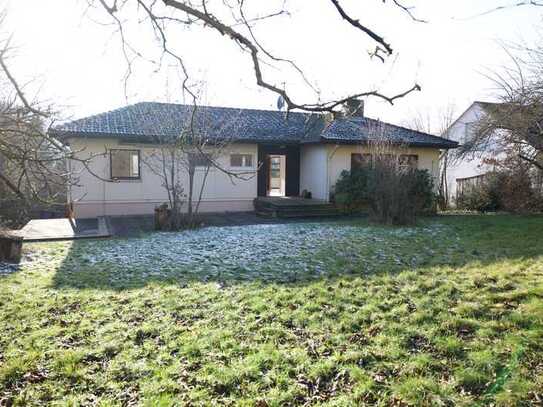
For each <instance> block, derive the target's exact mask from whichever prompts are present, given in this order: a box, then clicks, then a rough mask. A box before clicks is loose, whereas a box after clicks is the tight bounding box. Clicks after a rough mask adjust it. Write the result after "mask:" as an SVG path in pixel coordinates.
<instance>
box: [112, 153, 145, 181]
mask: <svg viewBox="0 0 543 407" xmlns="http://www.w3.org/2000/svg"><path fill="white" fill-rule="evenodd" d="M109 157H110V167H111V179H139V178H140V152H139V150H109Z"/></svg>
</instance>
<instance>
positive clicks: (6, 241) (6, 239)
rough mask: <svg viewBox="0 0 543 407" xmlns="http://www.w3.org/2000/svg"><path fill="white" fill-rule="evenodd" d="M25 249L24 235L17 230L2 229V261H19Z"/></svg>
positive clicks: (0, 238) (0, 232) (0, 249)
mask: <svg viewBox="0 0 543 407" xmlns="http://www.w3.org/2000/svg"><path fill="white" fill-rule="evenodd" d="M22 249H23V237H22V236H21V235H20V234H19V233H18V232H15V231H10V230H0V261H4V262H8V263H19V262H20V261H21V252H22Z"/></svg>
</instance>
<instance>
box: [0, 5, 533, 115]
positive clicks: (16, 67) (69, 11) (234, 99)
mask: <svg viewBox="0 0 543 407" xmlns="http://www.w3.org/2000/svg"><path fill="white" fill-rule="evenodd" d="M215 1H218V4H222V1H221V0H215ZM246 1H247V0H246ZM406 1H407V0H406ZM4 2H5V3H7V11H8V17H7V21H6V23H5V24H4V27H2V31H3V32H4V34H5V33H13V34H14V37H13V44H15V45H17V47H18V49H17V51H16V53H14V55H13V57H12V59H11V61H10V65H11V67H12V70H13V71H14V73H15V75H16V76H17V77H18V78H20V81H26V80H29V79H30V78H37V79H36V80H35V81H34V82H33V83H32V84H31V85H30V87H29V88H28V91H29V92H31V93H35V91H36V87H37V85H39V87H40V93H39V99H42V100H43V99H47V100H48V101H52V102H54V103H55V104H56V105H58V106H61V107H62V112H63V116H64V117H65V118H79V117H83V116H86V115H90V114H94V113H100V112H103V111H106V110H111V109H114V108H117V107H121V106H124V105H126V104H127V103H134V102H138V101H172V102H174V101H182V100H181V94H180V92H179V86H178V83H179V81H178V79H177V78H178V77H179V76H178V73H177V71H176V69H175V68H174V67H173V66H170V67H168V63H166V67H165V68H163V69H162V70H161V71H160V72H159V73H153V70H154V69H155V68H154V66H152V65H151V64H149V63H146V62H143V61H142V62H138V63H137V64H136V65H135V67H134V69H135V73H134V74H133V76H132V77H131V79H130V81H129V83H128V92H127V95H128V98H126V97H125V91H124V82H123V75H124V72H125V69H126V65H125V62H124V60H123V57H122V54H121V48H120V42H119V39H118V37H117V36H115V35H114V34H113V33H112V31H113V29H112V28H111V27H105V26H102V25H100V24H97V23H96V22H95V21H94V20H95V19H98V20H100V21H109V20H108V19H107V16H106V15H105V12H103V11H102V10H91V11H90V12H87V13H85V10H86V1H84V0H79V1H77V0H11V1H9V0H5V1H4ZM515 2H516V1H515V0H503V1H497V0H454V1H453V0H410V3H411V4H412V5H415V6H416V9H415V10H414V12H415V14H416V15H417V16H418V17H420V18H424V19H426V20H429V23H427V24H421V23H416V22H413V21H412V20H410V19H409V18H408V16H407V15H405V14H404V13H402V12H400V11H399V10H397V9H395V8H394V7H392V6H391V5H390V2H387V3H386V4H385V5H383V4H382V1H381V0H364V1H361V0H343V1H342V2H341V4H342V5H343V7H344V8H345V9H346V10H347V11H348V12H349V13H350V14H351V15H352V16H356V17H358V18H360V20H361V22H362V23H366V24H367V25H368V26H370V27H372V28H374V29H375V30H376V31H377V32H378V33H379V34H382V35H383V36H384V37H385V38H386V39H387V41H388V42H390V43H391V45H392V46H393V48H394V49H395V50H396V51H397V53H396V56H395V57H394V58H393V59H392V60H391V61H389V62H388V63H387V64H385V65H383V64H381V63H380V62H378V61H377V60H373V61H370V60H369V58H368V55H367V51H368V50H370V49H373V48H374V46H375V45H374V43H372V42H371V41H369V40H368V39H367V38H366V37H364V36H363V35H361V33H359V32H358V31H356V30H355V29H354V28H352V27H350V26H349V25H347V24H346V23H345V22H343V21H342V20H341V19H340V17H339V15H338V14H337V12H336V10H335V9H334V8H333V6H332V5H331V3H330V1H329V0H288V1H287V7H288V9H289V10H290V11H291V12H292V15H291V16H282V17H279V18H276V19H274V20H271V21H268V22H266V23H263V24H259V25H257V28H256V33H257V35H258V37H259V40H261V42H262V43H264V44H266V45H267V46H268V48H269V49H270V50H272V51H274V52H275V54H277V56H281V57H285V58H291V59H294V60H296V62H297V63H298V64H299V65H300V66H301V67H302V69H303V70H304V72H305V73H306V75H307V76H308V77H309V78H310V79H311V80H312V81H313V82H315V83H317V84H318V85H319V88H320V89H321V91H322V97H323V99H328V98H334V97H341V96H346V95H347V94H348V93H354V92H357V91H361V90H362V91H363V90H367V89H369V88H371V87H373V86H378V87H379V89H380V90H382V91H383V92H386V93H389V94H393V93H397V92H399V91H403V90H405V89H407V88H409V87H410V86H412V85H413V83H414V82H415V81H416V82H418V83H419V84H420V85H421V86H422V88H423V90H422V92H420V93H418V94H414V95H410V96H408V97H407V98H405V99H403V100H400V101H398V102H397V104H396V105H395V106H388V105H386V104H384V103H382V102H378V101H377V100H376V99H370V100H368V101H367V102H366V114H367V115H368V116H370V117H374V118H379V119H382V120H385V121H389V122H392V123H397V124H405V123H407V122H409V121H410V119H411V118H412V117H413V116H415V115H417V114H418V113H420V112H424V113H423V114H425V115H431V116H436V117H437V115H438V114H439V111H440V110H442V109H443V108H445V107H446V106H447V105H449V104H451V103H453V104H454V105H455V106H456V107H457V109H458V113H460V112H461V111H462V110H464V109H465V108H466V107H467V106H468V105H469V104H470V103H471V102H472V101H473V100H481V99H483V100H486V99H492V96H493V90H492V88H491V84H490V82H489V81H488V80H486V79H485V78H484V76H483V75H482V74H481V73H482V72H488V69H496V68H497V67H499V66H501V65H502V64H504V63H506V62H507V56H506V54H505V52H504V51H503V50H502V49H501V46H500V44H499V41H504V42H512V43H518V42H521V41H524V42H526V43H533V42H534V41H535V40H536V38H537V36H538V34H537V26H538V25H540V24H541V22H542V20H541V16H542V13H543V7H518V8H512V9H508V10H506V11H497V12H495V13H491V14H489V15H484V16H480V17H477V18H471V19H465V18H464V17H469V16H473V15H476V14H478V13H480V12H481V11H483V10H487V9H491V8H494V7H496V6H498V5H503V4H511V3H515ZM210 3H211V4H213V2H212V1H211V2H210ZM247 3H249V6H252V9H251V8H249V10H248V11H254V10H255V7H257V8H259V10H261V9H262V7H268V6H269V7H270V8H268V9H267V10H273V7H271V4H277V3H279V4H280V3H282V1H275V0H267V1H266V5H265V6H264V2H263V1H262V0H248V1H247ZM453 17H455V18H453ZM127 29H128V32H127V35H128V37H129V38H130V39H131V40H132V42H133V43H134V44H137V46H138V49H140V50H142V51H145V52H146V55H150V56H151V57H156V56H157V54H156V48H154V47H153V41H152V34H151V33H150V32H148V31H147V30H146V29H145V27H133V26H128V28H127ZM171 34H172V35H171V36H170V41H171V43H172V45H173V46H175V47H176V49H177V50H178V51H180V52H182V55H184V56H185V60H186V64H187V65H188V67H189V69H190V71H191V76H192V79H194V80H203V81H205V83H206V85H205V88H204V90H203V92H204V97H203V101H204V103H206V104H211V105H223V106H234V107H255V108H268V109H274V108H275V104H276V100H277V96H276V95H275V94H273V93H271V92H268V91H266V90H263V89H260V88H258V87H257V86H256V85H255V80H254V75H253V71H252V66H251V64H250V61H249V58H248V56H247V55H245V54H242V53H241V52H240V50H239V48H238V47H237V46H235V45H233V44H232V43H231V42H229V40H227V39H226V38H224V37H221V36H220V35H218V34H216V33H215V32H213V31H210V30H209V29H200V28H194V29H192V30H187V29H179V30H177V31H175V32H173V31H172V33H171ZM153 49H154V50H155V51H153ZM170 64H171V62H170ZM278 67H279V69H277V68H276V69H272V68H266V70H265V73H266V75H267V76H268V77H269V78H270V80H272V81H276V83H278V84H280V83H281V82H283V81H286V83H287V84H286V86H287V90H289V91H290V92H291V93H292V95H293V96H294V98H295V100H296V101H298V102H312V101H314V94H313V93H312V92H311V91H310V90H309V89H308V88H307V87H305V86H303V84H302V82H301V81H300V80H299V77H298V76H297V75H296V74H295V73H294V72H293V71H292V70H290V69H288V67H287V66H285V65H279V66H278Z"/></svg>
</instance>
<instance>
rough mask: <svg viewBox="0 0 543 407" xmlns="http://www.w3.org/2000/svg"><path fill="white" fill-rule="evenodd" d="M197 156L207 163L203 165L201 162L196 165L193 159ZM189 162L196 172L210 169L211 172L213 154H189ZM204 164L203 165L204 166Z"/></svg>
mask: <svg viewBox="0 0 543 407" xmlns="http://www.w3.org/2000/svg"><path fill="white" fill-rule="evenodd" d="M194 156H197V157H198V159H199V160H204V159H205V160H206V163H205V164H203V163H202V162H201V161H200V162H197V163H194V160H193V157H194ZM187 160H188V163H189V167H192V168H194V169H195V170H205V169H207V168H209V169H210V170H211V169H212V167H213V159H212V156H211V153H205V152H196V153H194V152H189V153H187ZM202 164H203V165H202Z"/></svg>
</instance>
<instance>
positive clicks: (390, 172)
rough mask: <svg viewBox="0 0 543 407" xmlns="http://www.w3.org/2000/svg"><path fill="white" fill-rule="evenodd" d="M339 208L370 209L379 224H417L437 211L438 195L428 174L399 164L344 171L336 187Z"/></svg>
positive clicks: (384, 163)
mask: <svg viewBox="0 0 543 407" xmlns="http://www.w3.org/2000/svg"><path fill="white" fill-rule="evenodd" d="M335 192H336V195H335V197H336V204H338V205H340V206H342V207H344V208H345V209H346V210H348V211H353V210H356V209H360V208H362V207H365V206H368V207H369V209H370V216H371V217H372V219H373V220H375V221H377V222H379V223H385V224H394V225H403V224H409V223H413V222H414V221H415V219H416V215H419V214H422V213H428V212H432V211H434V210H435V202H436V201H435V194H434V192H433V182H432V179H431V177H430V174H429V173H428V171H426V170H415V169H400V168H398V166H397V165H396V162H395V160H392V159H386V160H381V161H379V160H377V162H375V164H374V165H373V166H372V167H365V168H361V169H356V170H353V171H351V172H349V171H344V172H343V173H342V174H341V176H340V178H339V180H338V182H337V183H336V186H335Z"/></svg>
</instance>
